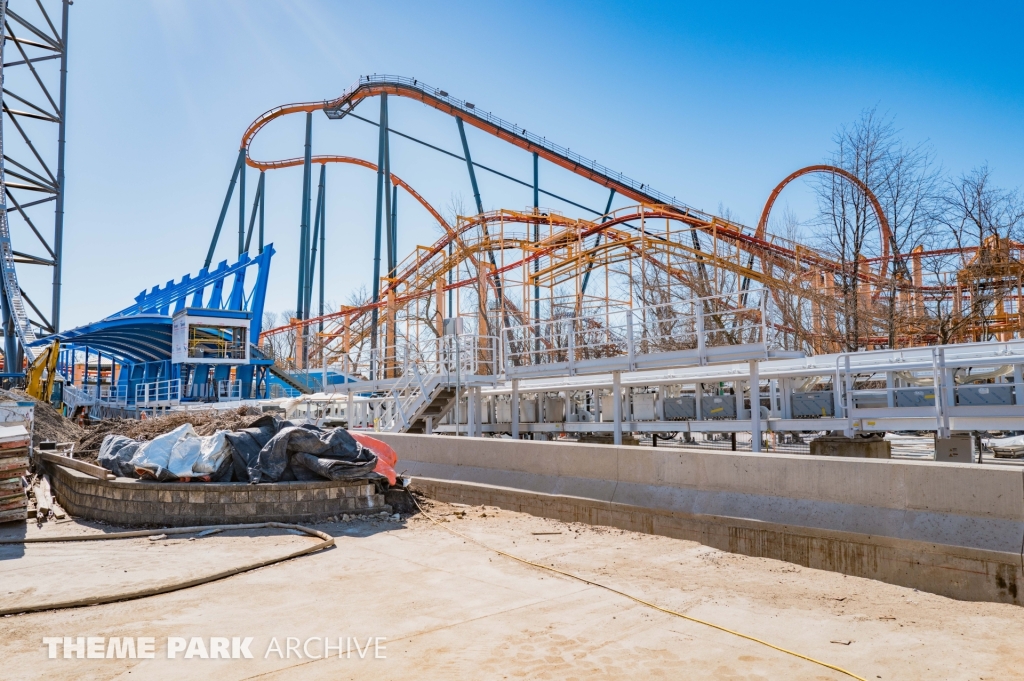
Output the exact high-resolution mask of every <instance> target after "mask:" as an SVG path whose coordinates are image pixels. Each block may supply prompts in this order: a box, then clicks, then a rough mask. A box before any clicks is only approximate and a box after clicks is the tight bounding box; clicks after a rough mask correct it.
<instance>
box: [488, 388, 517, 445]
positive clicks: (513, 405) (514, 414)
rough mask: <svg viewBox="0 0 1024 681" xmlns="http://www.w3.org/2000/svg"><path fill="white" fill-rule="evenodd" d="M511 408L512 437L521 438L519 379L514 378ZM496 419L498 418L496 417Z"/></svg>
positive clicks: (514, 438)
mask: <svg viewBox="0 0 1024 681" xmlns="http://www.w3.org/2000/svg"><path fill="white" fill-rule="evenodd" d="M509 406H510V409H511V412H512V413H511V421H512V439H513V440H518V439H519V379H518V378H513V379H512V402H511V404H510V405H509ZM494 420H495V421H497V420H498V419H497V418H495V419H494Z"/></svg>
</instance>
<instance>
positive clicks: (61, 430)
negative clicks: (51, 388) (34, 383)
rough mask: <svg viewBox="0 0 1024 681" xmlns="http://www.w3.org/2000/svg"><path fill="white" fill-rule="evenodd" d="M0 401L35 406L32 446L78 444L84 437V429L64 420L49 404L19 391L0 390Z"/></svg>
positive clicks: (69, 420)
mask: <svg viewBox="0 0 1024 681" xmlns="http://www.w3.org/2000/svg"><path fill="white" fill-rule="evenodd" d="M0 400H10V401H12V402H31V403H32V404H34V405H35V409H34V412H33V413H34V416H33V427H32V446H33V447H38V446H39V444H40V443H41V442H78V441H79V439H80V438H82V437H84V436H85V435H86V431H85V429H84V428H82V427H81V426H79V425H78V424H77V423H75V422H74V421H72V420H71V419H66V418H64V416H62V415H61V413H60V412H59V411H57V410H56V409H54V408H53V407H52V406H51V405H50V404H49V403H47V402H41V401H40V400H37V399H35V398H34V397H32V396H31V395H29V394H28V393H26V392H23V391H21V390H0Z"/></svg>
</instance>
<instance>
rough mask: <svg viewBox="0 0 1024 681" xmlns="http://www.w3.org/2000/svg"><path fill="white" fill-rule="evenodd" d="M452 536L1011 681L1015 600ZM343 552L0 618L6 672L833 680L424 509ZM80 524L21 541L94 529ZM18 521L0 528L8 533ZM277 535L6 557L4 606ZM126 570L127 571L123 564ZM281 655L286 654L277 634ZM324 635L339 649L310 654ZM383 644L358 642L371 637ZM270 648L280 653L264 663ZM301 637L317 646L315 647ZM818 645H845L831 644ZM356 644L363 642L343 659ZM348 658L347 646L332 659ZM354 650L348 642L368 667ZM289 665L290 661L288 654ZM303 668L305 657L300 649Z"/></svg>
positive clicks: (883, 671)
mask: <svg viewBox="0 0 1024 681" xmlns="http://www.w3.org/2000/svg"><path fill="white" fill-rule="evenodd" d="M435 512H436V513H437V514H438V515H439V516H440V517H442V518H443V519H444V520H445V521H446V522H448V523H450V526H451V527H454V528H456V529H458V530H459V531H461V532H464V533H466V534H468V535H470V536H472V537H474V538H476V539H478V540H479V541H482V542H485V543H487V544H489V545H491V546H494V547H495V548H500V549H502V550H506V551H509V552H511V553H515V554H517V555H521V556H523V557H525V558H528V559H530V560H534V561H537V562H542V563H545V564H551V565H554V566H556V567H558V568H560V569H563V570H567V571H570V572H573V573H576V574H580V575H583V576H586V577H588V578H591V579H593V580H595V581H600V582H602V583H605V584H608V585H610V586H614V587H616V588H619V589H622V590H625V591H628V592H630V593H633V594H635V595H637V596H640V597H642V598H645V599H647V600H650V601H653V602H656V603H658V604H661V605H664V606H665V607H668V608H672V609H676V610H679V611H681V612H685V613H687V614H690V615H692V616H695V617H700V618H703V619H707V620H711V621H714V622H716V623H720V624H722V625H724V626H727V627H732V628H735V629H738V630H740V631H743V632H745V633H748V634H751V635H754V636H758V637H763V638H765V639H768V640H770V641H772V642H774V643H776V644H778V645H781V646H784V647H788V648H791V649H794V650H797V651H799V652H801V653H804V654H806V655H810V656H813V657H817V658H820V659H822V660H825V661H828V662H831V663H833V664H836V665H839V666H841V667H845V668H847V669H849V670H850V671H853V672H855V673H857V674H859V675H860V676H862V677H864V678H866V679H909V678H942V679H957V680H959V679H963V680H967V679H996V678H999V679H1016V678H1024V664H1022V663H1024V651H1022V650H1021V649H1020V646H1018V645H1017V643H1016V637H1015V635H1014V634H1013V632H1016V631H1020V630H1021V629H1022V626H1024V609H1022V608H1020V607H1017V606H1012V605H1005V604H996V603H968V602H959V601H953V600H950V599H948V598H944V597H941V596H936V595H932V594H926V593H923V592H916V591H914V590H913V589H907V588H903V587H898V586H893V585H888V584H883V583H880V582H874V581H871V580H866V579H860V578H856V577H844V576H843V575H840V574H836V573H831V572H824V571H818V570H812V569H808V568H802V567H797V566H794V565H792V564H788V563H783V562H779V561H774V560H770V559H765V558H750V557H746V556H741V555H735V554H730V553H724V552H721V551H718V550H715V549H712V548H709V547H706V546H701V545H699V544H696V543H694V542H688V541H682V540H677V539H670V538H667V537H659V536H651V535H644V534H636V533H630V532H622V531H619V530H611V529H607V528H600V527H597V528H594V527H589V526H583V525H578V524H566V523H561V522H556V521H552V520H546V519H542V518H535V517H532V516H526V515H522V514H517V513H512V512H508V511H498V510H497V509H494V508H479V507H477V508H470V507H456V506H449V505H445V504H436V505H435ZM318 527H319V529H322V530H324V531H327V532H329V533H331V534H333V535H334V536H336V537H338V544H337V548H335V549H332V550H329V551H327V552H325V553H321V554H315V555H312V556H307V557H305V558H300V559H298V560H294V561H291V562H289V563H284V564H279V565H275V566H271V567H268V568H265V569H262V570H258V571H255V572H251V573H246V574H243V575H240V576H237V577H233V578H229V579H227V580H225V581H221V582H217V583H213V584H209V585H205V586H200V587H196V588H193V589H189V590H186V591H181V592H177V593H173V594H166V595H162V596H156V597H153V598H148V599H144V600H139V601H133V602H127V603H119V604H111V605H105V606H96V607H90V608H82V609H77V610H65V611H57V612H44V613H37V614H29V615H19V616H14V617H8V618H3V619H0V634H2V636H0V657H2V659H3V660H4V662H3V671H2V672H0V676H2V677H3V678H11V679H44V678H45V679H48V680H49V681H56V680H60V679H138V678H144V679H181V678H190V679H216V680H217V681H233V680H236V679H251V678H260V679H364V678H365V679H371V678H372V679H405V678H416V679H503V678H508V679H519V678H537V679H572V678H577V679H594V678H597V679H602V678H607V679H622V678H655V679H656V678H671V679H676V678H690V679H694V678H708V679H712V678H714V679H778V678H785V679H842V678H848V677H844V676H842V675H840V674H838V673H836V672H833V671H830V670H827V669H825V668H822V667H819V666H816V665H814V664H811V663H809V662H806V661H803V660H799V659H797V658H794V657H791V656H787V655H784V654H782V653H779V652H777V651H774V650H771V649H768V648H766V647H764V646H760V645H757V644H755V643H752V642H750V641H746V640H743V639H740V638H737V637H734V636H730V635H728V634H725V633H722V632H720V631H716V630H713V629H710V628H708V627H705V626H701V625H698V624H695V623H692V622H688V621H685V620H682V619H679V618H676V617H672V616H669V615H666V614H663V613H660V612H657V611H654V610H651V609H649V608H646V607H643V606H640V605H638V604H636V603H634V602H632V601H629V600H627V599H625V598H623V597H621V596H617V595H615V594H612V593H609V592H607V591H604V590H601V589H599V588H596V587H592V586H587V585H585V584H581V583H579V582H575V581H572V580H569V579H566V578H564V577H559V576H556V575H553V574H551V573H546V572H543V571H541V570H538V569H536V568H532V567H529V566H526V565H522V564H520V563H516V562H514V561H511V560H509V559H507V558H503V557H501V556H499V555H497V554H494V553H492V552H489V551H486V550H484V549H482V548H480V547H478V546H476V545H474V544H471V543H466V542H464V540H462V539H460V538H458V537H456V536H453V535H452V534H450V533H448V532H446V531H444V530H443V529H440V528H438V527H436V526H433V525H432V524H430V523H429V522H428V521H426V520H425V519H423V518H421V517H417V518H413V519H411V520H406V521H403V522H401V523H394V522H383V521H375V522H367V521H358V522H349V523H337V524H332V525H322V526H318ZM111 529H113V528H109V527H102V528H101V527H98V526H95V527H87V526H85V525H79V524H77V523H66V524H62V525H56V526H55V525H53V524H50V525H47V526H44V527H43V528H42V529H41V530H38V529H36V528H35V526H30V527H29V528H28V532H29V535H30V536H31V535H37V534H68V533H71V532H96V531H103V530H108V531H109V530H111ZM16 531H17V530H16V529H15V528H13V526H10V525H8V526H0V536H10V535H12V534H14V533H15V532H16ZM305 541H312V540H308V539H306V538H303V537H298V536H294V535H290V534H285V533H280V532H260V533H254V534H251V535H243V534H240V533H234V534H225V535H216V536H214V537H206V538H203V539H197V540H195V541H191V542H190V541H188V540H187V539H185V540H173V541H172V542H169V543H165V544H160V543H159V542H149V541H148V540H126V541H120V542H110V543H107V542H101V543H94V544H64V545H28V546H27V547H26V548H25V549H24V551H23V552H22V550H21V549H20V548H12V547H3V548H2V549H0V584H2V585H3V588H2V589H0V604H2V605H6V604H7V603H10V602H13V601H14V600H19V601H24V600H26V599H44V598H51V597H55V596H66V595H67V594H68V593H69V592H72V591H78V592H83V593H84V592H88V591H90V590H108V589H111V588H116V587H117V585H118V583H122V584H123V585H124V586H137V585H139V584H142V583H148V582H153V581H156V580H159V579H161V578H164V577H166V576H167V575H168V574H173V573H174V572H175V571H187V572H189V573H192V574H201V573H202V572H203V571H204V570H213V569H219V568H221V567H223V566H225V565H230V564H235V563H236V562H237V561H239V560H244V559H246V557H252V558H255V557H263V556H265V555H274V554H275V552H277V551H280V552H284V551H287V550H293V549H294V548H295V547H296V546H299V545H301V544H302V542H305ZM126 569H127V570H128V572H123V570H126ZM65 636H67V637H78V636H81V637H104V639H105V641H104V644H103V645H109V638H110V637H153V638H154V639H155V658H154V659H88V658H82V659H77V658H72V659H63V658H62V650H61V647H62V646H57V649H56V654H57V656H58V659H48V656H47V655H48V648H47V646H46V645H44V644H43V638H44V637H65ZM168 637H181V638H184V639H185V640H186V641H188V640H189V639H190V638H192V637H203V639H204V648H209V647H210V637H224V638H226V639H230V638H232V637H240V638H244V637H252V638H253V641H252V642H251V643H250V645H249V650H250V652H251V653H252V654H253V659H201V658H200V657H199V655H198V648H197V649H195V650H193V657H192V659H183V655H184V653H183V652H179V653H177V656H176V658H175V659H168V657H167V655H168V652H167V639H168ZM289 637H291V638H293V639H297V641H292V642H291V643H292V645H293V650H292V651H291V652H290V654H287V647H288V643H289V642H288V640H287V639H288V638H289ZM323 637H328V638H329V639H330V643H331V645H332V646H336V645H338V639H339V638H341V639H342V641H341V643H342V654H341V657H340V658H339V657H338V654H337V652H336V651H335V650H332V651H331V657H330V659H309V657H307V656H306V655H305V654H303V653H302V650H301V647H302V645H303V644H305V643H307V641H308V645H307V649H308V650H307V652H308V653H310V654H312V655H319V654H321V653H322V640H323ZM375 637H380V638H382V639H386V640H382V641H378V642H377V643H378V648H377V650H376V652H377V655H378V656H379V657H378V658H377V659H374V648H373V647H372V643H371V647H370V648H369V650H367V648H366V646H367V640H368V639H373V638H375ZM275 638H276V640H277V642H278V644H279V646H280V648H281V651H282V654H281V655H278V654H277V653H276V652H269V654H268V649H271V650H272V645H273V640H274V639H275ZM312 638H316V639H319V640H316V641H309V639H312ZM831 641H844V642H845V641H849V643H848V644H845V643H832V642H831ZM356 646H358V648H357V647H356ZM346 649H347V650H348V651H349V652H348V653H347V654H346ZM357 650H363V651H366V652H364V657H363V659H360V658H359V654H358V652H357ZM286 654H287V657H285V655H286ZM298 655H302V657H301V658H300V657H298Z"/></svg>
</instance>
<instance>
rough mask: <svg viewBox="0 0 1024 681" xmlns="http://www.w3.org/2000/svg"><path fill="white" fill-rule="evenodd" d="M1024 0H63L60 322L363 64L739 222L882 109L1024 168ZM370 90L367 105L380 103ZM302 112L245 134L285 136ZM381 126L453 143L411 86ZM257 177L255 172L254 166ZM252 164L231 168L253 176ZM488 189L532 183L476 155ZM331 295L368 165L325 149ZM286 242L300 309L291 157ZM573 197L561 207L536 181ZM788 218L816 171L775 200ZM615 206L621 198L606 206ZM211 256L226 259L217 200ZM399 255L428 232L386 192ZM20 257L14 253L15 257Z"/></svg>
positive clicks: (366, 232)
mask: <svg viewBox="0 0 1024 681" xmlns="http://www.w3.org/2000/svg"><path fill="white" fill-rule="evenodd" d="M1022 8H1024V5H1022V3H1019V2H1017V3H975V4H973V5H966V4H964V3H955V4H954V3H934V2H932V3H892V2H889V3H874V2H861V3H856V4H855V5H851V4H850V3H820V2H819V3H791V4H789V5H787V6H786V7H779V6H777V4H769V3H707V2H703V3H693V4H689V3H637V2H610V1H599V2H561V3H540V2H533V1H529V0H524V1H521V2H516V3H508V4H497V3H488V2H474V3H466V2H445V3H432V2H383V3H367V2H360V3H350V2H332V1H328V0H296V1H293V2H283V1H282V2H270V1H269V0H249V1H247V2H243V1H242V0H217V1H211V0H185V1H174V2H172V1H170V0H102V2H101V1H97V0H78V2H76V3H75V5H74V7H73V8H72V10H71V33H70V40H69V44H70V64H69V90H68V119H69V123H68V133H67V137H68V142H67V192H68V194H67V206H66V211H67V217H66V237H65V239H66V240H65V277H64V280H65V283H66V285H65V288H64V299H63V310H64V311H63V326H64V327H69V326H74V325H77V324H82V323H86V322H89V321H93V320H95V319H98V318H100V317H102V316H105V315H107V314H109V313H111V312H113V311H115V310H117V309H120V308H121V307H124V306H125V305H127V304H129V303H131V299H132V297H133V296H134V295H135V294H136V293H137V292H138V291H139V290H141V289H142V288H144V287H150V286H153V285H154V284H159V283H163V282H166V281H168V280H169V279H172V278H178V277H180V276H181V275H182V274H184V273H186V272H194V271H196V270H198V269H199V267H200V266H201V265H202V260H203V258H204V256H205V254H206V249H207V247H208V245H209V240H210V236H211V234H212V231H213V228H214V225H215V223H216V219H217V215H218V212H219V209H220V204H221V201H222V200H223V196H224V191H225V189H226V187H227V183H228V179H229V177H230V174H231V169H232V166H233V164H234V160H235V155H236V152H237V149H238V141H239V138H240V136H241V134H242V132H243V131H244V129H245V128H246V126H247V125H248V124H249V123H250V122H251V121H252V120H253V119H254V118H255V117H256V116H258V115H259V114H260V113H262V112H263V111H265V110H266V109H269V108H271V107H273V106H276V105H279V104H283V103H288V102H295V101H310V100H323V99H328V98H331V97H334V96H336V95H337V94H339V93H340V92H342V91H343V90H344V89H345V88H347V87H348V86H349V85H350V84H351V83H352V82H353V81H355V80H356V78H357V77H358V76H359V75H361V74H366V73H389V74H397V75H406V76H414V77H417V78H420V79H421V80H423V81H426V82H427V83H430V84H431V85H435V86H438V87H442V88H444V89H445V90H447V91H448V92H450V93H451V94H452V95H454V96H456V97H460V98H463V99H467V100H469V101H472V102H474V103H476V104H477V106H479V107H480V108H482V109H485V110H488V111H491V112H493V113H494V114H496V115H498V116H501V117H502V118H505V119H506V120H509V121H512V122H515V123H518V124H520V125H523V126H524V127H526V128H527V129H529V130H531V131H535V132H538V133H539V134H543V135H545V136H546V137H547V138H548V139H550V140H553V141H556V142H558V143H559V144H562V145H564V146H568V147H570V148H571V149H573V150H574V151H578V152H579V153H581V154H583V155H584V156H588V157H590V158H594V159H596V160H598V161H599V162H601V163H603V164H604V165H607V166H609V167H611V168H615V169H617V170H621V171H622V172H624V173H626V174H627V175H629V176H631V177H633V178H635V179H637V180H639V181H641V182H646V183H649V184H651V185H652V186H654V187H655V188H658V189H660V190H662V191H665V192H667V193H669V194H673V195H675V196H677V197H678V198H679V199H680V200H682V201H685V202H686V203H689V204H690V205H693V206H696V207H699V208H703V209H705V210H709V211H717V210H718V208H719V206H723V207H725V208H728V209H729V210H730V211H731V212H732V214H733V217H734V218H736V219H739V220H740V221H742V222H745V223H747V224H754V223H756V221H757V217H758V215H759V213H760V209H761V206H762V204H763V202H764V200H765V198H766V197H767V195H768V193H769V192H770V191H771V189H772V188H773V186H774V185H775V184H776V183H777V182H778V181H779V180H780V179H781V178H783V177H784V176H786V175H787V174H788V173H790V172H791V171H792V170H794V169H796V168H798V167H801V166H803V165H807V164H810V163H814V162H818V161H820V160H821V159H822V158H823V157H824V156H825V155H826V154H827V153H828V152H829V151H830V149H831V138H832V135H833V134H834V132H835V131H836V129H837V128H838V127H839V126H840V125H842V124H844V123H849V122H851V121H853V120H854V119H856V118H857V116H858V115H859V114H860V112H861V111H862V110H863V109H865V108H870V107H877V108H878V109H879V110H880V111H883V112H887V113H888V114H889V115H891V116H894V117H895V120H896V124H897V126H898V127H899V128H901V129H902V131H903V135H904V136H905V137H906V138H907V139H908V140H909V141H911V142H923V141H927V142H929V143H930V144H932V145H933V147H934V149H935V152H936V155H937V157H938V159H939V160H940V161H941V162H942V164H943V166H944V168H945V169H946V170H947V171H949V172H951V173H959V172H961V171H965V170H968V169H970V168H971V167H973V166H976V165H979V164H981V163H985V162H988V163H989V165H990V166H991V168H992V170H993V173H994V177H995V179H996V181H997V182H998V183H999V184H1001V185H1003V186H1005V187H1009V188H1015V187H1020V186H1022V185H1024V68H1021V64H1024V41H1022V40H1021V36H1020V30H1021V27H1022V26H1024V9H1022ZM376 112H377V108H376V102H368V103H365V104H364V105H363V106H362V108H361V109H360V111H359V113H361V115H363V116H367V117H375V116H376ZM302 125H303V123H302V120H301V119H300V118H299V117H295V118H294V120H283V121H280V122H276V123H274V124H273V125H272V126H268V128H267V130H266V132H265V134H261V137H260V138H259V139H258V140H257V143H256V145H255V146H254V154H256V155H259V156H261V157H264V158H270V157H276V158H281V157H291V156H299V155H301V153H302V136H303V132H302ZM391 125H392V127H393V128H396V129H399V130H402V131H408V132H410V133H412V134H415V135H417V136H420V137H422V138H424V139H427V140H428V141H430V142H432V143H434V144H437V145H439V146H443V147H445V148H447V149H450V150H452V151H459V147H460V143H459V138H458V133H457V130H456V127H455V123H454V121H453V120H452V119H450V118H447V117H445V116H443V115H441V114H439V113H437V112H434V111H432V110H430V109H427V108H425V107H423V106H422V105H416V104H413V103H411V102H407V101H399V102H395V103H393V104H392V107H391ZM469 141H470V145H471V148H472V151H473V156H474V160H476V161H478V162H481V163H485V164H487V165H491V166H493V167H497V168H499V169H501V170H502V171H504V172H507V173H509V174H513V175H516V176H518V177H522V178H523V179H529V178H530V173H531V160H530V158H529V156H528V155H527V154H525V153H524V152H520V151H517V150H513V149H510V148H507V147H505V146H504V145H502V144H501V143H499V142H497V141H495V140H493V139H488V138H486V137H485V136H484V135H483V134H482V133H478V132H477V131H475V130H470V131H469ZM314 153H341V154H350V155H358V156H362V157H363V158H367V159H370V160H375V158H376V129H375V128H372V127H370V126H367V125H365V124H363V123H360V122H359V121H354V120H346V121H343V122H331V121H328V120H327V119H326V117H324V116H323V115H322V114H318V115H316V116H315V117H314ZM392 154H393V156H392V159H393V160H392V167H393V170H394V172H395V173H396V174H398V175H400V176H402V177H403V178H405V179H407V180H408V181H410V182H411V183H412V184H413V186H415V187H416V188H417V189H418V190H419V191H420V192H421V193H422V194H424V195H425V196H426V198H427V199H428V200H430V201H431V202H432V203H434V204H435V205H437V206H438V207H445V206H448V205H449V204H450V203H451V201H452V197H453V195H454V196H458V195H460V194H461V197H462V200H463V202H464V203H465V205H466V206H469V205H470V204H471V203H472V193H471V190H470V187H469V181H468V178H467V175H466V171H465V166H464V164H461V163H459V162H457V161H454V160H452V159H445V158H443V157H439V156H438V155H436V154H432V153H423V152H422V151H421V150H420V149H416V148H414V147H413V146H412V145H411V144H410V143H408V142H402V141H395V142H393V151H392ZM250 172H251V171H250ZM255 179H256V173H255V172H251V174H250V175H249V180H250V182H249V192H250V193H249V196H250V197H251V196H252V191H253V190H254V189H255ZM480 180H481V193H482V196H483V202H484V206H485V208H488V209H490V208H500V207H507V208H522V207H524V206H526V205H528V204H529V203H530V201H531V193H530V191H529V190H528V189H526V188H521V187H516V186H515V185H510V184H509V183H507V182H505V181H503V180H498V179H496V178H494V177H492V176H486V175H485V174H483V175H481V176H480ZM327 182H328V204H327V213H328V226H327V230H328V231H327V242H328V245H327V254H328V268H327V271H328V278H327V282H328V284H327V289H328V298H329V299H332V300H335V301H338V302H341V301H344V300H346V299H347V298H348V295H349V293H350V291H352V290H353V289H354V288H356V287H358V286H359V285H360V284H365V285H369V283H370V277H371V272H372V243H373V241H372V239H373V209H374V177H373V174H372V173H370V172H369V171H365V170H358V169H354V168H347V169H341V168H336V167H331V168H329V169H328V180H327ZM541 182H542V184H543V185H545V186H546V187H547V188H549V189H551V190H552V191H556V192H558V193H562V192H566V193H568V194H571V195H572V196H573V197H574V198H575V199H576V200H579V201H581V202H582V203H586V204H588V205H592V206H595V207H602V206H603V204H604V200H605V197H606V194H607V192H606V190H604V189H601V188H599V187H593V186H588V185H587V184H586V183H584V182H582V181H579V180H577V179H576V178H573V177H572V176H569V175H567V174H566V173H565V172H563V171H559V170H556V169H554V168H552V167H551V166H547V165H542V168H541ZM267 183H268V191H267V232H268V241H273V242H274V243H275V246H276V248H277V250H278V255H277V256H275V259H274V263H273V267H272V283H271V287H272V290H271V293H270V294H269V296H268V301H267V306H268V309H271V310H277V311H280V310H284V309H286V308H290V307H293V306H294V301H295V272H296V262H295V261H296V259H297V257H298V256H297V237H298V224H299V214H300V191H301V187H300V184H301V170H285V171H278V172H275V173H271V174H269V175H268V180H267ZM543 203H546V204H547V205H549V206H550V207H552V208H556V209H560V210H565V212H566V213H567V214H573V210H572V209H571V208H569V207H567V206H559V205H558V204H557V203H556V202H554V201H544V202H543ZM787 203H788V204H789V205H790V206H792V207H793V208H794V210H796V212H797V214H798V215H800V216H802V217H805V218H806V217H809V215H807V214H806V211H807V210H809V208H808V207H809V205H810V190H809V189H808V188H806V187H804V186H800V185H794V186H793V187H791V188H790V189H787V191H786V192H785V193H784V194H783V199H781V203H780V205H785V204H787ZM617 205H620V204H617ZM230 215H231V216H232V217H233V218H234V221H231V218H229V223H228V225H227V227H226V229H225V232H226V233H225V237H224V238H222V240H221V247H220V248H219V249H218V258H217V259H218V260H219V259H223V258H230V259H232V260H233V258H234V254H233V253H232V249H233V248H234V246H233V244H234V243H235V236H234V233H233V232H232V230H234V229H237V209H235V208H232V212H231V214H230ZM399 231H400V236H399V243H400V245H399V252H400V256H404V255H405V254H406V253H408V252H409V251H410V250H411V248H412V246H413V245H414V244H416V243H421V244H426V243H430V242H432V241H433V240H434V239H435V238H436V236H437V230H436V228H435V227H434V226H433V225H432V224H431V220H430V218H429V216H428V215H427V213H425V212H424V211H422V210H420V209H418V208H416V207H414V206H413V205H412V203H411V201H410V200H409V199H408V198H406V199H404V201H403V200H402V199H400V205H399ZM24 276H25V277H31V276H32V275H31V274H26V275H24Z"/></svg>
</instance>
